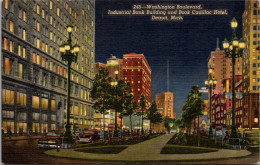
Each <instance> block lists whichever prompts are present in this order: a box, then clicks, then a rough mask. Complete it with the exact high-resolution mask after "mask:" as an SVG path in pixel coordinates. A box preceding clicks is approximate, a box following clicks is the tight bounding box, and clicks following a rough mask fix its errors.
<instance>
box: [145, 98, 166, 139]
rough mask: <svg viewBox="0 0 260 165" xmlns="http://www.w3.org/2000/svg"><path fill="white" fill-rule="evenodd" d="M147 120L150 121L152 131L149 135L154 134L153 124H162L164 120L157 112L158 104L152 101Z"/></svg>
mask: <svg viewBox="0 0 260 165" xmlns="http://www.w3.org/2000/svg"><path fill="white" fill-rule="evenodd" d="M146 115H147V117H146V118H147V119H148V120H150V131H149V134H151V133H152V127H151V125H152V123H153V124H156V123H160V122H161V121H162V120H163V119H162V115H161V114H160V113H159V112H157V107H156V103H155V101H152V104H151V105H150V107H149V109H148V111H147V113H146Z"/></svg>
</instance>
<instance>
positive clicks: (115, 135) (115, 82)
mask: <svg viewBox="0 0 260 165" xmlns="http://www.w3.org/2000/svg"><path fill="white" fill-rule="evenodd" d="M114 74H115V75H116V79H115V80H114V81H113V80H112V81H111V82H110V84H111V86H112V87H114V90H115V91H114V92H115V93H114V94H115V96H116V98H115V99H116V101H115V102H116V103H115V130H114V137H118V131H117V111H118V109H117V107H118V106H117V94H118V91H117V89H118V88H117V85H118V77H117V75H118V70H117V69H116V70H115V71H114Z"/></svg>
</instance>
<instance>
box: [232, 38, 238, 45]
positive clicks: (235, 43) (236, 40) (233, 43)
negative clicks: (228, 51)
mask: <svg viewBox="0 0 260 165" xmlns="http://www.w3.org/2000/svg"><path fill="white" fill-rule="evenodd" d="M232 45H233V46H238V39H237V37H235V38H234V39H233V41H232Z"/></svg>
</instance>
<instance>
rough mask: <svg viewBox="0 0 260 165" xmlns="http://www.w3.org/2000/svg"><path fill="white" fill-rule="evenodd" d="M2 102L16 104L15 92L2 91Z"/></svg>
mask: <svg viewBox="0 0 260 165" xmlns="http://www.w3.org/2000/svg"><path fill="white" fill-rule="evenodd" d="M2 102H3V103H9V104H14V91H13V90H9V89H2Z"/></svg>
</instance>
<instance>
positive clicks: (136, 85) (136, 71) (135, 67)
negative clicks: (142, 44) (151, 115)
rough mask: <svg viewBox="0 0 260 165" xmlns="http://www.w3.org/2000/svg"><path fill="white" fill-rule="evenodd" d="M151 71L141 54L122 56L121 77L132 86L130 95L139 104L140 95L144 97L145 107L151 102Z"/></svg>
mask: <svg viewBox="0 0 260 165" xmlns="http://www.w3.org/2000/svg"><path fill="white" fill-rule="evenodd" d="M151 76H152V70H151V68H150V66H149V64H148V62H147V61H146V59H145V56H144V55H143V54H136V53H129V54H124V56H123V77H124V79H125V81H128V82H129V83H130V84H131V86H132V93H133V96H134V99H135V101H136V103H138V104H139V99H140V96H141V94H144V95H145V99H146V107H149V105H150V104H151V100H152V96H151V95H152V91H151V90H152V89H151V88H152V81H151Z"/></svg>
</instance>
